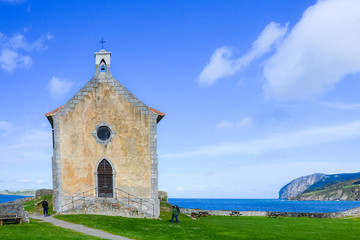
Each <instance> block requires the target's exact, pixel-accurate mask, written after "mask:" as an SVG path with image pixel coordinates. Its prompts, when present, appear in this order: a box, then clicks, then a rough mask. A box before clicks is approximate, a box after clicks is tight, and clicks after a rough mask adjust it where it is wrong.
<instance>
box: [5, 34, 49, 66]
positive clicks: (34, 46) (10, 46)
mask: <svg viewBox="0 0 360 240" xmlns="http://www.w3.org/2000/svg"><path fill="white" fill-rule="evenodd" d="M50 39H52V36H51V35H50V34H47V35H45V36H42V37H40V38H39V39H37V40H36V41H34V42H32V43H31V42H28V41H27V40H26V39H25V36H24V35H22V34H16V35H14V36H12V37H8V36H6V35H5V34H3V33H1V32H0V67H1V68H2V69H3V70H5V71H7V72H9V73H12V72H14V71H15V70H16V69H17V68H24V69H29V68H30V67H31V66H32V64H33V60H32V58H31V56H30V55H28V53H29V52H32V51H43V50H45V49H47V46H46V45H45V41H47V40H50Z"/></svg>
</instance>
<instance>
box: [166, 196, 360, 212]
mask: <svg viewBox="0 0 360 240" xmlns="http://www.w3.org/2000/svg"><path fill="white" fill-rule="evenodd" d="M169 203H170V204H172V205H178V206H179V207H180V208H199V209H203V210H233V211H274V212H304V213H310V212H311V213H325V212H341V211H345V210H349V209H351V208H356V207H360V201H289V200H279V199H203V198H202V199H201V198H200V199H194V198H169Z"/></svg>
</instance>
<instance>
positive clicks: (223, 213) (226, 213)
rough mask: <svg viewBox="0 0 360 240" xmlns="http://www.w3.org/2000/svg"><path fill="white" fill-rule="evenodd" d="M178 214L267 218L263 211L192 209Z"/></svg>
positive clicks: (185, 209) (182, 209)
mask: <svg viewBox="0 0 360 240" xmlns="http://www.w3.org/2000/svg"><path fill="white" fill-rule="evenodd" d="M180 212H181V213H184V214H191V213H199V212H208V213H209V214H210V215H217V216H233V215H234V213H239V214H241V216H267V212H264V211H228V210H202V209H194V208H180Z"/></svg>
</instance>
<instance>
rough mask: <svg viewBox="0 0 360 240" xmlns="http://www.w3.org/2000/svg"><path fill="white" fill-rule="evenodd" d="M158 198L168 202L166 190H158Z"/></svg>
mask: <svg viewBox="0 0 360 240" xmlns="http://www.w3.org/2000/svg"><path fill="white" fill-rule="evenodd" d="M159 199H160V200H161V201H165V202H168V196H167V192H165V191H159Z"/></svg>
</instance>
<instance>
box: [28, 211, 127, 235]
mask: <svg viewBox="0 0 360 240" xmlns="http://www.w3.org/2000/svg"><path fill="white" fill-rule="evenodd" d="M29 217H31V218H35V219H39V220H43V221H44V222H49V223H52V224H54V225H55V226H58V227H62V228H67V229H71V230H74V231H77V232H81V233H84V234H86V235H91V236H95V237H101V238H105V239H111V240H130V238H126V237H121V236H118V235H114V234H111V233H107V232H104V231H101V230H97V229H93V228H89V227H85V226H84V225H80V224H75V223H70V222H66V221H62V220H59V219H56V218H53V217H52V216H48V217H44V216H42V215H30V216H29Z"/></svg>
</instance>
